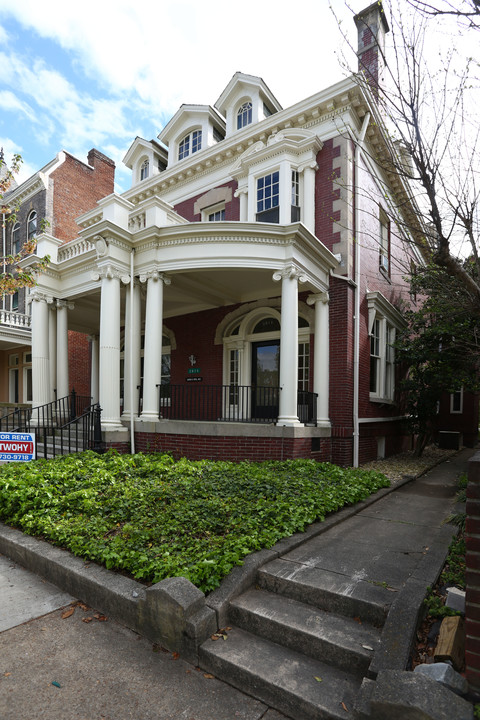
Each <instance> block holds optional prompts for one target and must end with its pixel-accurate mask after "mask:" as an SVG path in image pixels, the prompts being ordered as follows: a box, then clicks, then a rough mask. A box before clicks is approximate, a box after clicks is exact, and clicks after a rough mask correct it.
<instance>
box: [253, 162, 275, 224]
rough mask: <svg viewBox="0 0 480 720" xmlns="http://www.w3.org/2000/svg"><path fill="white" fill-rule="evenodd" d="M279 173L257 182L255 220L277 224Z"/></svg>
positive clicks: (271, 174)
mask: <svg viewBox="0 0 480 720" xmlns="http://www.w3.org/2000/svg"><path fill="white" fill-rule="evenodd" d="M279 190H280V173H279V172H278V170H277V171H276V172H274V173H270V175H265V176H264V177H261V178H258V180H257V220H262V221H264V222H277V223H278V219H279V212H278V205H279V201H280V195H279Z"/></svg>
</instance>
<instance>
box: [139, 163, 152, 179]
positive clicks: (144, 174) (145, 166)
mask: <svg viewBox="0 0 480 720" xmlns="http://www.w3.org/2000/svg"><path fill="white" fill-rule="evenodd" d="M149 170H150V163H149V161H148V160H144V161H143V163H142V165H141V167H140V180H146V179H147V178H148V174H149Z"/></svg>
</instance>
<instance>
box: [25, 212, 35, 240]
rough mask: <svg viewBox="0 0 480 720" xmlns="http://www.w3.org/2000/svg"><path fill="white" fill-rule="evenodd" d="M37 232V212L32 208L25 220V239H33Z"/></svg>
mask: <svg viewBox="0 0 480 720" xmlns="http://www.w3.org/2000/svg"><path fill="white" fill-rule="evenodd" d="M36 234H37V213H36V212H35V210H32V212H31V213H30V215H29V216H28V220H27V240H33V238H34V237H35V236H36Z"/></svg>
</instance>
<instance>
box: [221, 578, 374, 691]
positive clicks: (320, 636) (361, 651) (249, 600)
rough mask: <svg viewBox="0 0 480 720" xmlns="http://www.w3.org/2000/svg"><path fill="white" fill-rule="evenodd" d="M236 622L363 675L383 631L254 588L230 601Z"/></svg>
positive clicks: (231, 614) (247, 628)
mask: <svg viewBox="0 0 480 720" xmlns="http://www.w3.org/2000/svg"><path fill="white" fill-rule="evenodd" d="M229 619H230V622H232V623H233V624H234V625H236V626H238V627H240V628H242V629H244V630H248V631H249V632H252V633H255V634H256V635H260V636H261V637H263V638H266V639H267V640H271V641H272V642H275V643H277V644H279V645H284V646H285V647H288V648H290V649H291V650H297V651H298V650H301V651H302V653H303V654H305V655H308V656H309V657H312V658H314V659H316V660H321V661H323V662H326V663H328V664H329V665H334V666H335V667H338V668H340V669H341V670H346V671H347V672H350V673H353V674H355V675H359V676H360V677H363V676H364V675H366V673H367V671H368V668H369V665H370V663H371V660H372V658H373V654H374V651H375V650H376V649H377V648H378V646H379V643H380V630H378V628H375V627H373V626H372V625H369V624H364V623H363V622H362V623H360V622H359V621H358V622H357V621H355V620H353V619H352V618H346V617H342V616H340V615H335V614H333V613H330V612H325V611H324V610H320V609H318V608H314V607H312V606H311V605H305V604H304V603H302V602H298V601H297V600H292V599H291V598H287V597H282V596H281V595H275V594H274V593H271V592H266V591H264V590H255V589H250V590H247V591H246V592H245V593H243V594H242V595H240V596H239V597H237V598H235V599H234V600H233V601H232V602H231V603H230V608H229Z"/></svg>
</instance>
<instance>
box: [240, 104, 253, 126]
mask: <svg viewBox="0 0 480 720" xmlns="http://www.w3.org/2000/svg"><path fill="white" fill-rule="evenodd" d="M251 122H252V103H251V102H245V103H243V105H241V106H240V107H239V108H238V111H237V130H241V129H242V128H244V127H246V126H247V125H250V123H251Z"/></svg>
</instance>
